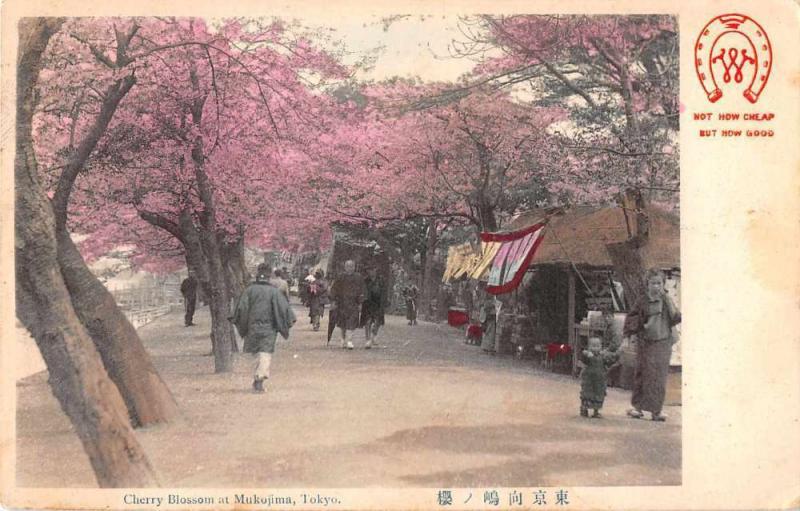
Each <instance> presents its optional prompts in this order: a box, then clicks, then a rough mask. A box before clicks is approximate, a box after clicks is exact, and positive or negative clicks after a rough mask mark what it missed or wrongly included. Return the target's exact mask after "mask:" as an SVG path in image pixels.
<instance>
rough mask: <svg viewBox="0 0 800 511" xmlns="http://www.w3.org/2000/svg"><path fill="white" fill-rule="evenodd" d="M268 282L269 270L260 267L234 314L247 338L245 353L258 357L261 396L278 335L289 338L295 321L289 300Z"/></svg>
mask: <svg viewBox="0 0 800 511" xmlns="http://www.w3.org/2000/svg"><path fill="white" fill-rule="evenodd" d="M269 279H270V267H269V266H268V265H266V264H260V265H258V270H257V271H256V281H255V282H254V283H252V284H250V285H249V286H248V287H247V289H245V290H244V292H243V293H242V296H240V297H239V301H238V303H237V304H236V311H235V312H234V315H233V323H234V325H236V329H237V330H238V331H239V335H241V336H242V337H243V338H244V348H243V351H244V352H245V353H252V354H253V355H254V356H255V358H256V365H255V370H254V371H253V390H254V391H256V392H259V393H261V392H264V380H266V379H267V378H269V374H270V365H271V364H272V354H273V353H274V352H275V341H276V339H277V337H278V334H279V333H280V334H281V336H282V337H283V338H284V339H288V338H289V329H290V328H291V327H292V325H294V323H295V320H296V318H295V315H294V312H293V311H292V308H291V307H290V306H289V301H288V300H286V298H285V296H284V295H283V293H282V292H281V291H279V290H278V288H276V287H275V286H273V285H272V284H270V283H269Z"/></svg>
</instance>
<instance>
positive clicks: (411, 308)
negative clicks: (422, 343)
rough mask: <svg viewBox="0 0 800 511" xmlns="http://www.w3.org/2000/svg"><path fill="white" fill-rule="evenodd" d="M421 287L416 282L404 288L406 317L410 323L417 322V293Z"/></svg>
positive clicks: (414, 323)
mask: <svg viewBox="0 0 800 511" xmlns="http://www.w3.org/2000/svg"><path fill="white" fill-rule="evenodd" d="M418 294H419V289H417V286H415V285H414V284H409V285H407V286H406V287H405V288H403V298H404V299H405V301H406V319H407V320H408V324H409V325H416V324H417V295H418Z"/></svg>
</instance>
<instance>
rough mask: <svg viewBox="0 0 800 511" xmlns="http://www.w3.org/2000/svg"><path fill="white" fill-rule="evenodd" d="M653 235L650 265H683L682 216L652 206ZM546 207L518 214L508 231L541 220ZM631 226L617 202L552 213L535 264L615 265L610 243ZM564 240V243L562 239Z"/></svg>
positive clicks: (645, 258) (646, 259)
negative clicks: (607, 245) (607, 247)
mask: <svg viewBox="0 0 800 511" xmlns="http://www.w3.org/2000/svg"><path fill="white" fill-rule="evenodd" d="M647 214H648V217H649V219H650V239H649V242H648V243H647V245H645V247H644V248H643V250H642V262H643V263H644V264H645V266H646V267H648V268H677V267H679V266H680V223H679V219H678V216H677V215H675V214H674V213H670V212H668V211H665V210H663V209H661V208H658V207H656V206H649V207H648V208H647ZM544 218H545V210H544V209H534V210H531V211H527V212H525V213H523V214H521V215H519V216H517V217H516V218H514V219H513V220H512V221H511V222H510V223H509V224H508V225H505V226H503V227H504V228H503V230H504V231H516V230H519V229H522V228H524V227H527V226H529V225H533V224H535V223H537V222H540V221H541V220H542V219H544ZM627 239H628V229H627V227H626V224H625V215H624V213H623V211H622V209H621V208H619V207H617V206H606V207H595V206H576V207H572V208H569V209H568V210H566V211H565V212H563V213H562V214H556V215H554V216H551V217H550V222H549V224H548V225H547V227H545V230H544V239H543V240H542V244H541V245H540V246H539V249H538V250H537V252H536V254H535V255H534V257H533V260H532V261H531V265H537V264H556V263H567V264H569V263H570V261H571V262H574V263H575V264H576V265H579V266H581V265H583V266H596V267H611V266H612V262H611V258H610V257H609V255H608V250H606V243H614V242H620V241H625V240H627ZM559 242H560V243H559Z"/></svg>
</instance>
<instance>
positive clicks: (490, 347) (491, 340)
mask: <svg viewBox="0 0 800 511" xmlns="http://www.w3.org/2000/svg"><path fill="white" fill-rule="evenodd" d="M478 321H480V323H481V332H482V335H481V349H482V350H483V351H484V353H490V354H494V353H496V352H497V349H496V347H495V341H496V337H497V300H495V297H494V295H490V294H486V296H484V299H483V304H482V305H481V310H480V313H479V315H478Z"/></svg>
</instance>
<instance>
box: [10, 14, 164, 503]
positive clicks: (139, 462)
mask: <svg viewBox="0 0 800 511" xmlns="http://www.w3.org/2000/svg"><path fill="white" fill-rule="evenodd" d="M63 25H64V20H63V19H54V18H28V19H23V20H22V21H21V22H20V24H19V33H20V45H19V58H18V62H17V64H18V67H17V118H16V121H17V140H16V142H17V147H16V156H15V161H14V176H15V192H16V193H15V234H16V242H15V258H16V300H17V307H16V314H17V317H18V318H19V319H20V320H21V321H22V323H23V324H24V325H25V326H26V328H28V330H29V331H30V332H31V334H32V335H33V337H34V339H35V340H36V344H37V345H38V346H39V350H40V352H41V353H42V357H43V358H44V360H45V362H46V364H47V368H48V372H49V374H50V384H51V387H52V390H53V394H54V395H55V396H56V398H57V399H58V401H59V404H60V405H61V407H62V409H63V410H64V412H65V413H66V415H67V417H69V419H70V421H71V423H72V424H73V426H74V427H75V430H76V432H77V434H78V437H79V438H80V440H81V443H82V444H83V448H84V450H85V451H86V453H87V455H88V457H89V461H90V463H91V465H92V468H93V469H94V472H95V475H96V477H97V481H98V483H99V484H100V485H101V486H103V487H130V486H137V487H138V486H151V485H155V484H158V482H157V480H156V477H155V474H154V472H153V469H152V467H151V466H150V464H149V462H148V460H147V457H146V456H145V454H144V452H143V451H142V448H141V446H140V444H139V443H138V441H137V440H136V437H135V435H134V432H133V429H132V428H131V423H130V420H129V418H128V414H127V410H126V405H125V402H124V401H123V398H122V396H121V395H120V392H119V391H118V388H117V386H115V385H114V383H112V381H111V380H110V379H109V377H108V374H107V373H106V370H105V368H104V367H103V362H102V361H101V359H100V356H99V355H98V352H97V350H96V348H95V344H94V342H93V339H92V338H91V337H90V335H91V333H90V332H89V331H87V328H86V327H85V325H84V322H83V319H82V318H81V317H80V314H79V313H78V312H77V311H76V308H75V307H74V306H73V301H72V300H71V297H70V290H69V286H68V283H66V282H65V279H64V277H63V276H62V275H63V269H62V267H61V262H60V260H59V259H60V258H59V254H58V251H59V240H58V234H57V227H56V224H57V218H56V217H55V214H54V211H53V204H52V201H51V200H50V199H49V198H48V196H47V194H46V188H45V186H44V182H43V181H44V180H43V175H42V173H40V169H39V163H38V162H37V158H36V154H35V151H34V140H33V137H32V129H33V116H34V112H35V111H36V109H37V102H38V100H39V97H38V95H37V94H36V86H37V82H38V81H39V80H40V79H41V77H40V71H41V69H42V65H43V57H42V56H43V54H44V53H45V51H46V47H47V46H48V42H49V41H50V39H51V38H52V36H53V34H55V33H58V31H59V30H61V29H62V26H63Z"/></svg>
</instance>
